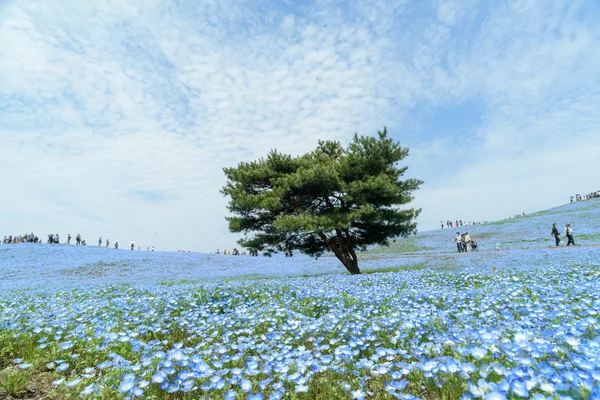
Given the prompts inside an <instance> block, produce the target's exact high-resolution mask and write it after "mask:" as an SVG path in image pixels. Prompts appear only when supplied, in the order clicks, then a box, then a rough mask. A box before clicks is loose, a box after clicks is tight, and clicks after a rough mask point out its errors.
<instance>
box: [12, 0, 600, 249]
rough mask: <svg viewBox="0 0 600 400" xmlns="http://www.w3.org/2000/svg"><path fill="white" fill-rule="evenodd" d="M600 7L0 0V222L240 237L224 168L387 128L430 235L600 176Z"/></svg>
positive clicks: (464, 1)
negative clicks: (230, 220) (229, 217)
mask: <svg viewBox="0 0 600 400" xmlns="http://www.w3.org/2000/svg"><path fill="white" fill-rule="evenodd" d="M599 19H600V3H598V2H597V1H595V0H580V1H572V0H556V1H552V2H548V1H544V0H519V1H495V2H480V1H474V0H461V1H458V0H438V1H372V2H364V1H333V0H323V1H312V2H300V1H297V2H294V1H277V2H274V1H272V2H269V1H238V0H236V1H230V0H223V1H187V0H184V1H175V2H164V1H153V0H143V1H142V0H139V1H138V0H125V1H121V0H119V1H96V2H78V1H71V0H65V1H53V0H48V1H44V2H40V1H27V2H25V1H22V0H9V1H4V2H0V181H1V182H2V190H1V191H0V204H1V207H0V228H1V232H0V234H2V235H4V234H19V233H23V232H25V231H34V232H37V233H39V234H42V235H45V234H47V233H49V232H59V233H61V234H62V235H63V236H66V233H71V234H72V235H75V234H76V233H81V234H82V235H83V236H84V237H86V238H87V239H88V241H90V242H92V243H93V242H96V241H97V239H98V237H99V236H102V237H103V238H107V237H108V238H110V239H111V241H113V242H114V241H115V240H118V241H120V242H121V243H126V244H127V243H129V242H130V241H132V240H135V241H136V242H137V243H138V244H140V246H143V247H147V246H155V247H156V248H162V249H170V250H175V249H186V250H188V249H189V250H198V251H214V249H216V248H221V249H223V248H232V247H234V246H235V240H236V239H237V238H236V236H234V235H232V234H229V233H228V231H227V224H226V222H225V220H224V217H225V215H226V208H225V205H226V199H224V198H223V197H222V196H221V195H220V194H219V188H220V187H221V186H222V185H223V184H224V176H223V173H222V171H221V168H222V167H224V166H232V165H236V164H237V163H238V162H239V161H242V160H246V161H247V160H252V159H255V158H258V157H260V156H262V155H265V154H266V153H267V152H268V151H269V150H270V149H272V148H278V149H279V150H281V151H284V152H289V153H292V154H300V153H303V152H305V151H308V150H310V149H312V148H314V146H315V145H316V143H317V141H318V140H319V139H335V140H340V141H342V142H344V143H346V142H347V141H348V140H349V139H350V138H351V136H352V134H353V133H354V132H358V133H360V134H368V135H371V134H375V133H376V131H377V130H378V129H382V127H383V126H384V125H386V126H387V127H388V129H389V131H390V133H391V134H392V135H393V136H394V137H395V138H396V139H398V140H400V141H401V143H403V144H404V145H407V146H409V147H410V148H411V155H410V156H409V158H407V160H406V162H407V164H408V165H409V167H410V170H409V174H410V175H411V176H415V177H418V178H421V179H423V180H424V181H425V184H424V185H423V187H422V189H421V190H420V191H419V192H418V193H417V194H416V199H415V206H418V207H422V208H423V213H422V215H421V217H420V218H419V229H421V230H426V229H433V228H436V227H437V226H438V223H439V221H440V220H442V219H443V220H447V219H453V220H454V219H463V220H480V219H498V218H504V217H506V216H509V215H512V214H515V213H517V212H531V211H535V210H538V209H543V208H547V207H551V206H554V205H557V204H560V203H564V202H565V201H566V200H568V196H569V195H570V194H572V193H579V192H585V191H592V190H596V189H598V188H600V187H599V186H600V182H598V171H600V161H599V160H600V157H598V153H599V151H600V113H599V112H598V110H599V109H600V72H599V71H600V68H599V66H600V46H598V43H600V26H599V25H598V24H597V21H598V20H599Z"/></svg>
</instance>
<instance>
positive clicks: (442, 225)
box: [440, 221, 444, 229]
mask: <svg viewBox="0 0 600 400" xmlns="http://www.w3.org/2000/svg"><path fill="white" fill-rule="evenodd" d="M440 225H441V227H442V229H444V222H443V221H440Z"/></svg>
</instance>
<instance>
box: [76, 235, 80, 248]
mask: <svg viewBox="0 0 600 400" xmlns="http://www.w3.org/2000/svg"><path fill="white" fill-rule="evenodd" d="M75 242H76V244H77V246H79V245H80V244H81V234H79V233H78V234H77V236H76V237H75Z"/></svg>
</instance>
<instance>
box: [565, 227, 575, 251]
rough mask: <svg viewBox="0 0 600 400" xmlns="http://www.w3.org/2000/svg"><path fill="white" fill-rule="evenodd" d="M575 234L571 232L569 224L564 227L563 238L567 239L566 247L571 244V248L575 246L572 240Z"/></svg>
mask: <svg viewBox="0 0 600 400" xmlns="http://www.w3.org/2000/svg"><path fill="white" fill-rule="evenodd" d="M574 234H575V232H573V229H571V224H567V225H565V236H566V237H567V239H568V242H567V246H568V245H570V244H572V245H573V246H575V240H573V235H574Z"/></svg>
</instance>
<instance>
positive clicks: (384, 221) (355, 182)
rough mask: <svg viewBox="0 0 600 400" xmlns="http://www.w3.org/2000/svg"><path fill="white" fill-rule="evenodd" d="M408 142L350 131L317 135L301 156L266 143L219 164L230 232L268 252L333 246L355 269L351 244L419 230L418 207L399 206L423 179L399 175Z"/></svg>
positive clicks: (358, 246) (362, 245)
mask: <svg viewBox="0 0 600 400" xmlns="http://www.w3.org/2000/svg"><path fill="white" fill-rule="evenodd" d="M407 155H408V149H407V148H403V147H402V146H400V144H399V143H396V142H394V141H393V140H392V139H391V138H388V136H387V129H385V128H384V130H383V132H378V135H377V137H367V136H358V135H357V134H355V135H354V138H353V141H352V142H351V143H350V144H349V145H348V146H347V148H343V147H342V145H341V144H340V143H339V142H334V141H319V144H318V146H317V148H316V149H315V150H314V151H312V152H310V153H307V154H304V155H302V156H299V157H292V156H290V155H285V154H281V153H279V152H277V150H273V151H271V152H270V153H269V154H268V156H267V157H266V158H261V159H259V160H258V161H253V162H247V163H245V162H242V163H240V164H239V165H238V166H237V167H233V168H224V169H223V171H224V172H225V175H226V177H227V184H226V185H225V186H224V187H223V189H222V190H221V192H222V193H223V194H224V195H225V196H229V197H230V202H229V205H228V209H229V211H230V212H231V213H232V214H234V216H233V217H228V218H227V220H228V222H229V230H230V231H231V232H241V233H244V235H245V237H244V238H243V239H241V240H239V242H238V243H239V244H240V245H241V246H243V247H245V248H248V249H250V250H251V251H262V252H264V253H265V254H266V255H271V254H272V253H274V252H278V251H283V250H285V249H293V250H298V251H301V252H303V253H305V254H308V255H310V256H315V257H318V256H320V255H322V254H323V253H324V252H327V251H332V252H333V253H334V254H335V256H336V257H337V258H338V259H339V260H340V261H341V262H342V264H344V266H345V267H346V269H348V271H349V272H350V273H352V274H359V273H360V269H359V268H358V257H357V255H356V251H357V250H360V251H364V250H365V249H366V248H367V246H369V245H375V244H377V245H387V244H388V241H389V239H390V238H395V237H406V236H408V235H410V234H413V233H416V222H415V219H416V217H417V216H418V215H419V213H420V211H421V210H420V209H419V210H415V209H412V208H411V209H408V208H401V206H402V205H405V204H408V203H410V202H411V200H412V199H413V197H412V193H413V191H415V190H417V189H418V188H419V186H420V185H421V184H422V183H423V182H422V181H420V180H417V179H404V180H402V179H401V178H402V177H403V175H404V173H405V172H406V170H407V167H405V166H404V167H400V166H399V165H398V163H399V162H400V161H402V160H403V159H404V158H405V157H406V156H407Z"/></svg>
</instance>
